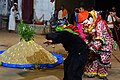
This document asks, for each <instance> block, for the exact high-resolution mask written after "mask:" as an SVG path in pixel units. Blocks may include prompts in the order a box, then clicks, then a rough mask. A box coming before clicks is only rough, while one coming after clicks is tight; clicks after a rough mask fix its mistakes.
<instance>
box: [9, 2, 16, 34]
mask: <svg viewBox="0 0 120 80" xmlns="http://www.w3.org/2000/svg"><path fill="white" fill-rule="evenodd" d="M16 7H17V3H14V5H13V6H12V7H11V9H10V16H9V23H8V30H9V32H11V31H15V26H16V21H15V17H16Z"/></svg>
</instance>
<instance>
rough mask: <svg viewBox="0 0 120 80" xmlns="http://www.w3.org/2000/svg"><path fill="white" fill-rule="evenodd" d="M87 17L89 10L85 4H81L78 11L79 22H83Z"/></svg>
mask: <svg viewBox="0 0 120 80" xmlns="http://www.w3.org/2000/svg"><path fill="white" fill-rule="evenodd" d="M87 18H88V11H87V10H85V8H84V6H82V5H81V6H80V8H79V13H78V23H81V22H83V21H84V20H85V19H87Z"/></svg>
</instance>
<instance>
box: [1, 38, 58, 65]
mask: <svg viewBox="0 0 120 80" xmlns="http://www.w3.org/2000/svg"><path fill="white" fill-rule="evenodd" d="M0 61H2V62H4V63H8V64H53V63H55V62H57V58H56V57H55V56H53V55H52V54H51V53H50V52H49V51H47V50H45V49H44V48H43V47H42V46H40V45H38V44H36V43H35V42H34V41H28V42H26V41H24V40H22V41H20V42H19V43H17V44H15V45H13V46H12V47H10V48H9V49H8V50H6V51H5V52H4V53H2V54H1V55H0Z"/></svg>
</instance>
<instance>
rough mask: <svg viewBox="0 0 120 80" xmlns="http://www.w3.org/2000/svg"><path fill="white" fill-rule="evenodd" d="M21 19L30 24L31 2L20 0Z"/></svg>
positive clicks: (31, 14) (31, 16) (30, 0)
mask: <svg viewBox="0 0 120 80" xmlns="http://www.w3.org/2000/svg"><path fill="white" fill-rule="evenodd" d="M22 19H23V21H24V22H25V23H29V24H30V23H32V19H33V0H22Z"/></svg>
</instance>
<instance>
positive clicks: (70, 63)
mask: <svg viewBox="0 0 120 80" xmlns="http://www.w3.org/2000/svg"><path fill="white" fill-rule="evenodd" d="M85 57H86V56H81V55H78V54H75V55H68V57H67V58H66V59H65V61H64V79H63V80H82V75H83V73H84V67H85V64H86V62H87V59H86V58H85Z"/></svg>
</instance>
